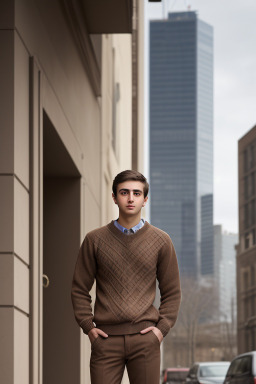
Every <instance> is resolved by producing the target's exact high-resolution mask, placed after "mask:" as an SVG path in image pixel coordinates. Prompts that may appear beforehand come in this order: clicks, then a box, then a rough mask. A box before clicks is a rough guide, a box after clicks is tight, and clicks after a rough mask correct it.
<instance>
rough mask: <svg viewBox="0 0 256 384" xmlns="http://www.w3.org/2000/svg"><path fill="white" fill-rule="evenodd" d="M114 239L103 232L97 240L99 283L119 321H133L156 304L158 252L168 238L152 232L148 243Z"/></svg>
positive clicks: (145, 241)
mask: <svg viewBox="0 0 256 384" xmlns="http://www.w3.org/2000/svg"><path fill="white" fill-rule="evenodd" d="M113 240H116V239H113V234H112V233H111V232H110V231H104V232H101V233H100V236H98V238H97V241H96V246H97V253H96V255H97V256H96V258H97V268H98V272H97V277H96V278H97V284H99V285H101V286H102V287H104V288H103V289H104V294H105V298H106V299H107V301H108V302H109V307H110V308H111V311H112V312H113V313H114V315H115V316H116V318H118V319H119V320H124V319H125V320H126V321H127V320H128V319H129V320H133V319H134V318H136V317H137V316H138V315H139V314H141V313H143V312H145V311H146V310H147V309H148V307H149V304H150V305H151V304H152V302H153V301H154V287H155V281H156V268H157V259H158V253H159V251H160V249H161V247H162V246H163V244H164V243H165V241H166V238H164V236H159V233H158V234H156V233H155V232H154V231H151V233H150V241H149V242H148V241H147V238H145V239H138V238H135V237H134V238H133V241H132V242H128V243H127V242H125V238H124V241H121V240H120V241H113ZM113 244H115V247H113ZM101 280H102V282H103V280H104V284H103V283H102V284H101ZM152 292H153V294H152Z"/></svg>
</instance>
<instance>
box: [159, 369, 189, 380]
mask: <svg viewBox="0 0 256 384" xmlns="http://www.w3.org/2000/svg"><path fill="white" fill-rule="evenodd" d="M188 372H189V368H166V369H165V370H164V372H163V381H162V384H183V383H184V381H185V379H186V377H187V374H188Z"/></svg>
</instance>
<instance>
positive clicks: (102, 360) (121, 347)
mask: <svg viewBox="0 0 256 384" xmlns="http://www.w3.org/2000/svg"><path fill="white" fill-rule="evenodd" d="M91 348H92V351H91V360H90V372H91V383H92V384H120V383H121V380H122V377H123V373H124V369H125V366H126V368H127V372H128V376H129V380H130V384H159V381H160V343H159V340H158V338H157V336H156V335H155V334H154V332H152V331H150V332H148V333H145V334H144V335H142V334H141V333H137V334H133V335H122V336H111V335H109V336H108V338H104V337H102V336H98V337H97V338H96V339H95V340H94V341H93V343H92V345H91Z"/></svg>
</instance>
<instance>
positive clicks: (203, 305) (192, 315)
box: [176, 277, 217, 366]
mask: <svg viewBox="0 0 256 384" xmlns="http://www.w3.org/2000/svg"><path fill="white" fill-rule="evenodd" d="M216 315H217V294H216V289H215V286H214V284H213V283H212V284H210V285H204V284H202V283H200V282H197V281H195V280H194V279H191V278H187V277H183V278H182V302H181V308H180V313H179V318H178V322H177V330H176V331H177V333H178V332H179V330H180V331H181V332H182V333H183V334H184V333H185V335H186V339H187V364H188V366H190V365H191V363H192V362H194V360H195V349H196V342H197V334H198V325H199V324H203V323H213V322H214V320H216Z"/></svg>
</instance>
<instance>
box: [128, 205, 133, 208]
mask: <svg viewBox="0 0 256 384" xmlns="http://www.w3.org/2000/svg"><path fill="white" fill-rule="evenodd" d="M126 207H127V208H134V205H127V206H126Z"/></svg>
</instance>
